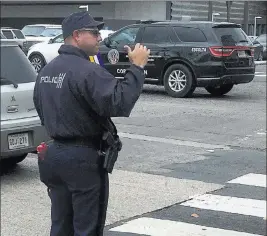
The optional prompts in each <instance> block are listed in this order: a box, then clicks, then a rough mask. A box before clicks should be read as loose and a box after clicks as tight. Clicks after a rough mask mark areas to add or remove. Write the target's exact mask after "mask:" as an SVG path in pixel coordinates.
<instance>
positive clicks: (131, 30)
mask: <svg viewBox="0 0 267 236" xmlns="http://www.w3.org/2000/svg"><path fill="white" fill-rule="evenodd" d="M138 42H140V43H142V44H143V45H146V46H147V47H148V48H150V49H151V55H150V58H149V62H148V64H147V66H146V67H145V74H146V81H145V83H146V84H158V85H164V87H165V90H166V91H167V93H168V94H169V95H171V96H173V97H188V96H190V95H192V93H193V92H194V90H195V88H196V87H205V89H206V90H207V91H208V92H209V93H211V94H212V95H223V94H226V93H228V92H229V91H230V90H231V89H232V88H233V86H234V85H235V84H241V83H249V82H251V81H252V80H253V78H254V74H255V63H254V55H253V53H254V51H253V45H252V43H251V41H250V40H249V39H248V38H247V35H246V34H245V33H244V31H243V30H242V29H241V26H240V25H238V24H234V23H218V22H200V21H195V22H193V21H188V22H182V21H164V22H153V21H146V22H141V23H137V24H133V25H129V26H126V27H123V28H121V29H120V30H118V31H117V32H115V33H113V34H112V35H110V36H109V37H107V38H105V39H104V40H103V41H102V42H101V46H100V55H99V59H100V60H102V61H101V62H100V63H102V64H103V66H104V67H105V68H106V69H107V70H108V71H109V72H111V73H112V74H113V75H114V76H115V77H117V78H123V74H124V73H125V69H126V68H127V67H128V66H129V60H128V58H127V52H126V51H125V49H124V45H125V44H127V45H129V46H132V47H133V46H134V45H135V44H136V43H138Z"/></svg>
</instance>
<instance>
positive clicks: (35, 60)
mask: <svg viewBox="0 0 267 236" xmlns="http://www.w3.org/2000/svg"><path fill="white" fill-rule="evenodd" d="M30 62H31V64H32V65H33V67H34V69H35V71H36V72H37V73H39V72H40V70H41V69H42V68H43V67H44V66H45V61H44V59H43V58H42V56H40V55H38V54H33V55H32V56H30Z"/></svg>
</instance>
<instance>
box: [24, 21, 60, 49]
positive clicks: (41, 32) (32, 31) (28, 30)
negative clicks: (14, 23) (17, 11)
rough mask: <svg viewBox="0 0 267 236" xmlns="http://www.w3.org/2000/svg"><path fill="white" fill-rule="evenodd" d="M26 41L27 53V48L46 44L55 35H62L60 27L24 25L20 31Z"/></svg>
mask: <svg viewBox="0 0 267 236" xmlns="http://www.w3.org/2000/svg"><path fill="white" fill-rule="evenodd" d="M21 31H22V33H23V34H24V35H25V37H26V40H27V51H28V50H29V48H30V47H31V46H32V45H34V44H36V43H40V42H48V41H49V40H50V39H51V38H54V37H55V36H56V35H59V34H62V27H61V25H52V24H34V25H25V26H24V27H23V29H22V30H21Z"/></svg>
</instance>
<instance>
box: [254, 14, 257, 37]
mask: <svg viewBox="0 0 267 236" xmlns="http://www.w3.org/2000/svg"><path fill="white" fill-rule="evenodd" d="M256 29H257V17H255V18H254V36H256Z"/></svg>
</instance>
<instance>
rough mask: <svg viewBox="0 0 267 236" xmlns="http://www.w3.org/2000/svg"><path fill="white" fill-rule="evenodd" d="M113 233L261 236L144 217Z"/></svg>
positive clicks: (168, 235) (170, 235)
mask: <svg viewBox="0 0 267 236" xmlns="http://www.w3.org/2000/svg"><path fill="white" fill-rule="evenodd" d="M111 231H116V232H124V233H135V234H143V235H144V234H145V235H150V236H260V235H257V234H248V233H243V232H236V231H232V230H223V229H216V228H212V227H205V226H199V225H193V224H187V223H182V222H176V221H170V220H159V219H153V218H146V217H142V218H139V219H136V220H132V221H130V222H128V223H126V224H124V225H122V226H119V227H116V228H113V229H111Z"/></svg>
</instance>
